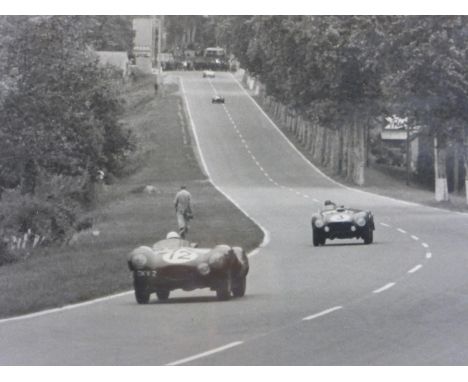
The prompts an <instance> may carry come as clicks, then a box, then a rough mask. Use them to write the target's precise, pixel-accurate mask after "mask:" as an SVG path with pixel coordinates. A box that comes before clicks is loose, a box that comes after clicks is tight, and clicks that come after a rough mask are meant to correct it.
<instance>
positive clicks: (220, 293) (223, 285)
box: [216, 273, 232, 301]
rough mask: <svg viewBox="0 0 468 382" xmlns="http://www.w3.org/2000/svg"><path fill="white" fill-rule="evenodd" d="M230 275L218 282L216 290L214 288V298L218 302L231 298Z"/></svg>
mask: <svg viewBox="0 0 468 382" xmlns="http://www.w3.org/2000/svg"><path fill="white" fill-rule="evenodd" d="M231 288H232V281H231V273H228V274H227V275H226V277H225V278H224V279H222V280H221V281H220V282H219V285H218V288H216V297H217V298H218V300H220V301H226V300H229V299H230V298H231Z"/></svg>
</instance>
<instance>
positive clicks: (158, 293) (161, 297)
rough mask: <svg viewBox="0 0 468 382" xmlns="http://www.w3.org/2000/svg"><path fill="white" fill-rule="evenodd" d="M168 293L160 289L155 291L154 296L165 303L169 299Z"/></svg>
mask: <svg viewBox="0 0 468 382" xmlns="http://www.w3.org/2000/svg"><path fill="white" fill-rule="evenodd" d="M169 293H170V291H168V290H165V289H161V290H157V291H156V296H158V300H159V301H165V300H167V299H168V298H169Z"/></svg>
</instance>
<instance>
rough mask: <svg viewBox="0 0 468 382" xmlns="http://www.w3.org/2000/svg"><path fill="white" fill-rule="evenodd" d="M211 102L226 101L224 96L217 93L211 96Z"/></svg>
mask: <svg viewBox="0 0 468 382" xmlns="http://www.w3.org/2000/svg"><path fill="white" fill-rule="evenodd" d="M211 103H224V97H222V96H220V95H217V96H214V97H213V98H211Z"/></svg>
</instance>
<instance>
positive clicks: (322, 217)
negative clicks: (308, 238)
mask: <svg viewBox="0 0 468 382" xmlns="http://www.w3.org/2000/svg"><path fill="white" fill-rule="evenodd" d="M374 230H375V225H374V216H373V215H372V212H370V211H362V210H356V209H352V208H345V207H344V206H339V207H337V206H336V205H335V204H334V203H333V202H331V201H329V200H327V201H326V202H325V206H324V208H323V209H322V210H320V211H319V212H318V213H316V214H314V215H313V216H312V242H313V244H314V247H317V246H319V245H325V241H326V240H327V239H331V240H333V239H349V238H356V239H363V240H364V244H371V243H372V242H373V241H374Z"/></svg>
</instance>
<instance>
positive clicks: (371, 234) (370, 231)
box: [362, 227, 374, 244]
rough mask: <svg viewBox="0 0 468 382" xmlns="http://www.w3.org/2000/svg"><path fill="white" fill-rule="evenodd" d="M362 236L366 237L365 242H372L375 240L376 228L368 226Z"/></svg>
mask: <svg viewBox="0 0 468 382" xmlns="http://www.w3.org/2000/svg"><path fill="white" fill-rule="evenodd" d="M362 238H363V239H364V244H371V243H372V242H373V241H374V230H373V229H372V228H371V227H368V228H367V230H366V232H365V233H364V235H363V237H362Z"/></svg>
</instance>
